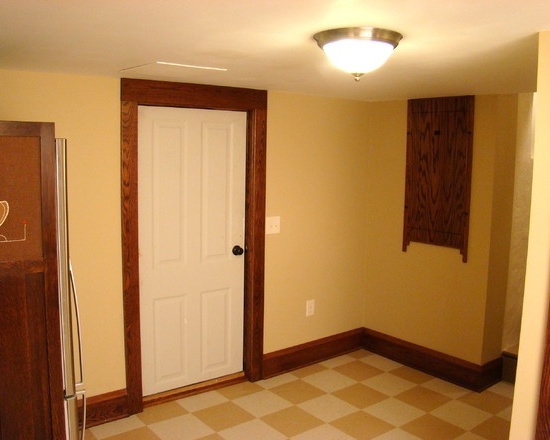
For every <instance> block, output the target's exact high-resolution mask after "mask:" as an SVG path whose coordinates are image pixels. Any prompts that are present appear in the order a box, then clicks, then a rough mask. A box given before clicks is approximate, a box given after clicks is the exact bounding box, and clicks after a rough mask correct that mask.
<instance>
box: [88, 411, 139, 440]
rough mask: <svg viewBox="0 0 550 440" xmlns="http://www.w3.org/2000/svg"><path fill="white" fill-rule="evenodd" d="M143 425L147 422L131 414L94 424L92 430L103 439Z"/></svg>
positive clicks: (99, 438)
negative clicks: (108, 421) (112, 420)
mask: <svg viewBox="0 0 550 440" xmlns="http://www.w3.org/2000/svg"><path fill="white" fill-rule="evenodd" d="M143 426H145V424H144V423H143V422H142V421H141V420H140V419H138V418H137V417H136V416H130V417H126V418H124V419H120V420H115V421H114V422H111V423H106V424H104V425H98V426H94V427H93V428H90V431H91V432H92V433H93V435H94V436H95V437H96V438H97V439H98V440H103V439H105V438H107V437H112V436H113V435H116V434H121V433H123V432H126V431H131V430H133V429H139V428H142V427H143Z"/></svg>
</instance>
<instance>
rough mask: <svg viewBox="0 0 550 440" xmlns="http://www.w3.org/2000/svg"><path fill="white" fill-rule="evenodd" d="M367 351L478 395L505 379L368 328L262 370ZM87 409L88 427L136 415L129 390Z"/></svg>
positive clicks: (161, 397) (489, 368)
mask: <svg viewBox="0 0 550 440" xmlns="http://www.w3.org/2000/svg"><path fill="white" fill-rule="evenodd" d="M361 348H364V349H365V350H369V351H371V352H373V353H376V354H379V355H381V356H384V357H387V358H388V359H393V360H395V361H397V362H399V363H401V364H403V365H406V366H409V367H411V368H415V369H417V370H420V371H424V372H425V373H428V374H431V375H432V376H435V377H439V378H441V379H444V380H446V381H448V382H452V383H455V384H457V385H460V386H462V387H464V388H468V389H470V390H473V391H483V390H484V389H486V388H488V387H490V386H491V385H493V384H495V383H497V382H499V381H500V380H501V379H502V358H501V357H498V358H497V359H495V360H493V361H491V362H488V363H486V364H484V365H477V364H474V363H472V362H468V361H464V360H462V359H458V358H456V357H453V356H449V355H446V354H444V353H440V352H437V351H435V350H431V349H429V348H426V347H422V346H420V345H416V344H412V343H410V342H407V341H404V340H401V339H398V338H394V337H392V336H389V335H385V334H383V333H379V332H377V331H374V330H369V329H365V328H359V329H355V330H350V331H347V332H344V333H340V334H337V335H333V336H328V337H326V338H322V339H318V340H316V341H311V342H307V343H305V344H300V345H296V346H294V347H289V348H285V349H283V350H278V351H274V352H272V353H268V354H265V355H264V356H263V365H262V369H263V378H264V379H267V378H269V377H273V376H277V375H278V374H282V373H286V372H288V371H292V370H295V369H297V368H301V367H305V366H307V365H311V364H314V363H317V362H321V361H324V360H326V359H330V358H333V357H336V356H340V355H342V354H345V353H349V352H352V351H354V350H358V349H361ZM245 380H246V378H245V377H244V374H242V373H238V374H234V375H230V376H226V377H223V378H220V379H214V380H211V381H207V382H202V383H199V384H196V385H192V386H189V387H184V388H179V389H177V390H173V391H169V392H166V393H160V394H155V395H153V396H148V397H144V398H143V405H144V406H145V407H148V406H152V405H156V404H159V403H162V402H167V401H170V400H175V399H181V398H182V397H186V396H190V395H193V394H198V393H201V392H205V391H210V390H213V389H217V388H221V387H224V386H228V385H233V384H236V383H239V382H243V381H245ZM87 409H88V410H87V414H88V415H87V423H86V426H87V427H90V426H95V425H99V424H102V423H106V422H110V421H113V420H117V419H121V418H123V417H128V416H129V415H130V414H131V412H130V408H129V403H128V393H127V392H126V390H118V391H113V392H110V393H106V394H101V395H99V396H94V397H91V398H89V399H88V408H87Z"/></svg>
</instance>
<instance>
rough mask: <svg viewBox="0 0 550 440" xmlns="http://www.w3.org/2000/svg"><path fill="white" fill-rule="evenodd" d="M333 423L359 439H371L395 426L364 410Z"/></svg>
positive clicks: (332, 423)
mask: <svg viewBox="0 0 550 440" xmlns="http://www.w3.org/2000/svg"><path fill="white" fill-rule="evenodd" d="M331 425H332V426H334V427H335V428H338V429H339V430H340V431H343V432H344V433H346V434H347V435H349V436H351V437H353V438H354V439H357V440H370V439H373V438H375V437H377V436H380V435H382V434H384V433H385V432H388V431H390V430H392V429H393V428H394V426H392V425H390V424H389V423H386V422H384V421H383V420H380V419H378V418H376V417H374V416H371V415H370V414H367V413H366V412H363V411H357V412H355V413H353V414H350V415H348V416H345V417H342V418H341V419H338V420H335V421H334V422H331Z"/></svg>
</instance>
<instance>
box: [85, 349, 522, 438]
mask: <svg viewBox="0 0 550 440" xmlns="http://www.w3.org/2000/svg"><path fill="white" fill-rule="evenodd" d="M513 391H514V390H513V385H511V384H509V383H505V382H501V383H499V384H497V385H495V386H493V387H491V388H490V389H488V390H486V391H484V392H482V393H475V392H471V391H468V390H466V389H464V388H461V387H458V386H455V385H452V384H450V383H448V382H445V381H442V380H440V379H436V378H434V377H432V376H429V375H427V374H424V373H421V372H419V371H416V370H413V369H411V368H408V367H405V366H403V365H401V364H399V363H396V362H393V361H391V360H388V359H386V358H383V357H381V356H378V355H375V354H372V353H370V352H368V351H365V350H359V351H356V352H354V353H351V354H348V355H344V356H340V357H337V358H334V359H330V360H328V361H325V362H321V363H319V364H316V365H312V366H309V367H305V368H302V369H300V370H296V371H293V372H291V373H287V374H283V375H280V376H277V377H274V378H271V379H267V380H264V381H260V382H255V383H250V382H244V383H241V384H238V385H233V386H230V387H227V388H222V389H219V390H216V391H210V392H207V393H204V394H200V395H196V396H192V397H187V398H184V399H180V400H177V401H174V402H169V403H165V404H162V405H158V406H154V407H150V408H147V409H145V411H144V412H143V413H141V414H137V415H134V416H131V417H129V418H126V419H123V420H118V421H115V422H112V423H108V424H105V425H100V426H96V427H93V428H90V429H88V430H87V431H86V440H103V439H109V440H158V439H161V440H194V439H202V440H217V439H227V440H248V439H252V440H256V439H261V440H284V439H293V440H294V439H295V440H313V439H315V440H318V439H321V440H353V439H358V440H363V439H365V440H366V439H377V440H390V439H391V440H418V439H423V440H447V439H460V440H474V439H478V440H479V439H486V440H487V439H488V440H503V439H507V438H508V432H509V429H510V415H511V409H512V397H513Z"/></svg>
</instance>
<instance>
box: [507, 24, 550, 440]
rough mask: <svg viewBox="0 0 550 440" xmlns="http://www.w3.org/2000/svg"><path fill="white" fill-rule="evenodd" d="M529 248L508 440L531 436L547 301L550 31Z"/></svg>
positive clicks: (539, 100) (542, 71)
mask: <svg viewBox="0 0 550 440" xmlns="http://www.w3.org/2000/svg"><path fill="white" fill-rule="evenodd" d="M537 78H538V79H537V96H536V105H535V149H534V162H533V192H532V196H531V218H530V229H529V250H528V254H527V272H526V275H525V293H524V303H523V319H522V323H521V335H520V345H519V357H518V370H517V376H516V387H515V394H514V407H513V411H512V424H511V427H510V439H511V440H524V439H532V438H534V433H535V426H536V418H537V408H538V396H539V388H540V378H541V368H542V363H543V354H544V343H545V336H546V323H547V315H548V299H549V297H550V227H549V225H550V198H549V197H548V189H549V188H550V173H549V172H548V170H549V169H550V124H548V120H549V119H550V31H547V32H542V33H541V34H540V36H539V65H538V76H537Z"/></svg>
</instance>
